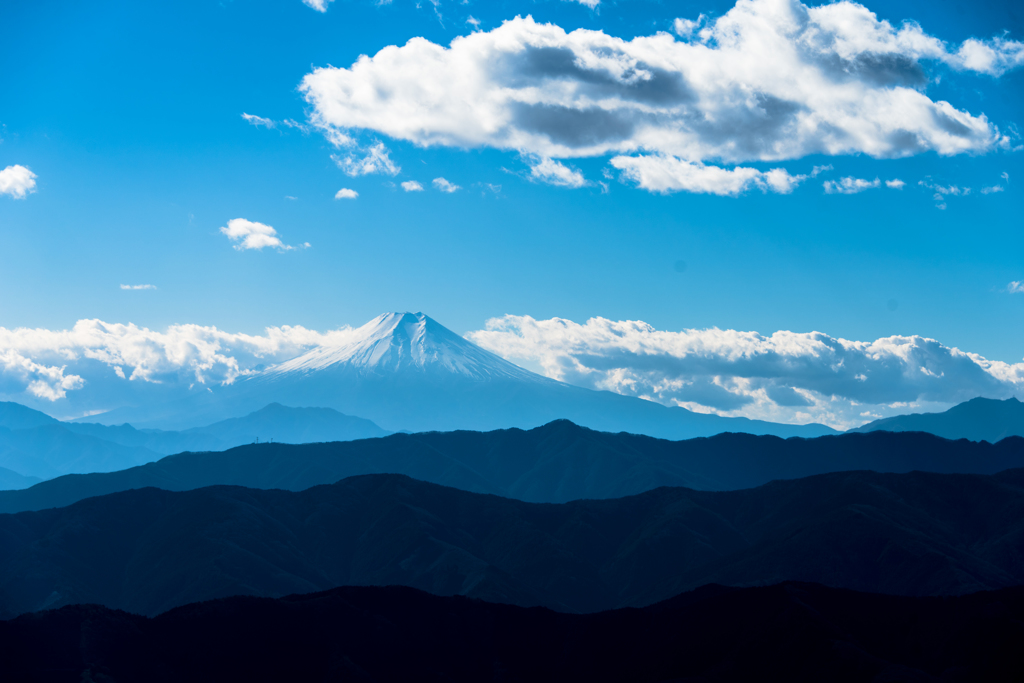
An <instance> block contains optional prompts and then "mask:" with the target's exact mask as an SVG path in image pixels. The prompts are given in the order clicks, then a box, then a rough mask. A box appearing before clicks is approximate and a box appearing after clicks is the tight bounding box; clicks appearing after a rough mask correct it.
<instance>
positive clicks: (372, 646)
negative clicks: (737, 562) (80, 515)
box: [0, 583, 1024, 683]
mask: <svg viewBox="0 0 1024 683" xmlns="http://www.w3.org/2000/svg"><path fill="white" fill-rule="evenodd" d="M1021 642H1024V588H1010V589H1004V590H1001V591H997V592H990V593H978V594H974V595H969V596H963V597H958V598H898V597H892V596H883V595H874V594H869V593H855V592H852V591H845V590H837V589H830V588H825V587H823V586H819V585H815V584H800V583H784V584H780V585H775V586H769V587H762V588H743V589H730V588H724V587H721V586H706V587H704V588H702V589H700V590H697V591H694V592H692V593H687V594H683V595H680V596H678V597H676V598H674V599H672V600H669V601H666V602H663V603H660V604H657V605H653V606H651V607H648V608H646V609H642V610H635V609H628V610H619V611H614V612H603V613H600V614H593V615H570V614H559V613H556V612H551V611H549V610H545V609H524V608H520V607H513V606H510V605H496V604H491V603H486V602H482V601H478V600H471V599H467V598H460V597H448V598H444V597H437V596H433V595H428V594H426V593H421V592H419V591H416V590H413V589H410V588H400V587H388V588H370V587H346V588H337V589H334V590H330V591H327V592H323V593H316V594H312V595H295V596H290V597H287V598H283V599H277V600H273V599H268V598H253V597H235V598H228V599H223V600H215V601H211V602H204V603H200V604H193V605H188V606H186V607H181V608H179V609H176V610H172V611H170V612H167V613H165V614H162V615H160V616H158V617H156V618H153V619H147V618H145V617H139V616H135V615H131V614H127V613H125V612H116V611H112V610H109V609H106V608H103V607H97V606H88V605H85V606H82V605H76V606H72V607H64V608H62V609H60V610H57V611H49V612H44V613H40V614H33V615H26V616H23V617H20V618H18V619H15V620H13V621H7V622H0V671H2V672H3V675H4V680H6V681H12V682H20V681H52V682H53V683H64V682H67V683H79V682H80V681H116V682H117V683H132V682H134V681H139V682H143V681H145V682H146V683H153V682H162V681H168V682H171V681H174V682H175V683H176V682H177V681H192V682H197V681H218V682H220V681H229V680H232V681H380V682H384V681H395V682H399V681H401V682H406V681H448V682H457V681H466V682H470V681H472V682H473V683H477V682H479V681H504V682H509V683H511V682H515V681H531V682H533V681H560V682H561V681H616V682H618V681H634V682H637V683H643V682H646V681H652V682H653V681H695V682H696V681H705V682H707V683H712V682H720V681H721V682H726V681H742V682H744V683H746V682H748V681H767V680H779V681H791V682H792V681H814V682H816V683H817V682H820V681H835V682H846V681H850V682H853V681H921V682H925V681H939V680H941V681H946V682H957V681H972V682H973V681H1018V680H1020V679H1019V674H1020V672H1021V671H1024V648H1021V647H1020V644H1021Z"/></svg>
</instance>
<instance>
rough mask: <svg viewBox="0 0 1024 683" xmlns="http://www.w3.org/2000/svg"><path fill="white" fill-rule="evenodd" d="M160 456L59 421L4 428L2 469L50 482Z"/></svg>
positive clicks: (0, 446)
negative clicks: (80, 430)
mask: <svg viewBox="0 0 1024 683" xmlns="http://www.w3.org/2000/svg"><path fill="white" fill-rule="evenodd" d="M159 457H160V454H159V453H154V452H153V451H150V450H147V449H145V448H138V447H131V446H122V445H120V444H117V443H112V442H110V441H106V440H104V439H99V438H96V437H94V436H88V435H84V434H76V433H74V432H72V431H71V430H70V429H69V428H68V427H67V426H65V425H64V423H61V422H57V421H56V420H55V421H54V422H53V423H52V424H46V425H43V426H39V427H31V428H28V429H14V430H12V429H5V428H2V427H0V467H6V468H7V469H11V470H14V471H15V472H18V473H20V474H23V475H26V476H30V477H38V478H40V479H49V478H51V477H59V476H61V475H63V474H69V473H72V472H112V471H115V470H123V469H125V468H129V467H135V466H136V465H141V464H142V463H146V462H152V461H153V460H156V459H157V458H159Z"/></svg>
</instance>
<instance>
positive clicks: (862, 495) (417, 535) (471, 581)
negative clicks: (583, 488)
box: [0, 470, 1024, 617]
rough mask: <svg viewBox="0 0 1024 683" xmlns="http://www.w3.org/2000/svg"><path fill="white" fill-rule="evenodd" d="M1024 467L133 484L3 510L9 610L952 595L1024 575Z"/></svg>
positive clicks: (0, 588)
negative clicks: (544, 483) (343, 591)
mask: <svg viewBox="0 0 1024 683" xmlns="http://www.w3.org/2000/svg"><path fill="white" fill-rule="evenodd" d="M1022 484H1024V470H1011V471H1008V472H1005V473H1001V474H999V475H995V476H982V475H949V474H930V473H922V472H914V473H910V474H878V473H871V472H844V473H836V474H828V475H820V476H817V477H811V478H807V479H800V480H796V481H779V482H773V483H771V484H768V485H766V486H762V487H758V488H756V489H746V490H743V491H731V492H707V491H693V490H689V489H683V488H660V489H656V490H654V491H649V492H647V493H644V494H641V495H639V496H631V497H627V498H620V499H615V500H605V501H593V500H590V501H576V502H573V503H566V504H561V505H551V504H531V503H524V502H521V501H514V500H509V499H506V498H499V497H497V496H487V495H481V494H474V493H468V492H465V491H459V490H457V489H452V488H447V487H441V486H437V485H434V484H428V483H425V482H420V481H416V480H414V479H409V478H408V477H404V476H400V475H372V476H363V477H354V478H350V479H345V480H343V481H341V482H339V483H337V484H333V485H330V486H318V487H314V488H311V489H307V490H305V491H301V492H297V493H296V492H288V491H281V490H269V491H266V490H254V489H245V488H241V487H211V488H204V489H198V490H194V491H187V492H169V491H162V490H159V489H138V490H133V491H125V492H122V493H117V494H111V495H108V496H102V497H98V498H91V499H88V500H84V501H81V502H79V503H76V504H74V505H72V506H69V507H66V508H59V509H54V510H44V511H40V512H26V513H20V514H16V515H0V616H7V617H11V616H14V615H17V614H20V613H22V612H26V611H30V610H38V609H43V608H48V607H58V606H62V605H67V604H74V603H97V604H101V605H105V606H107V607H112V608H117V609H124V610H127V611H129V612H134V613H139V614H147V615H152V614H158V613H160V612H163V611H165V610H167V609H170V608H173V607H175V606H179V605H184V604H187V603H189V602H195V601H200V600H209V599H214V598H220V597H226V596H229V595H235V594H253V595H263V596H269V597H277V596H282V595H287V594H289V593H295V592H310V591H316V590H323V589H326V588H331V587H335V586H338V585H392V584H398V585H407V586H412V587H415V588H419V589H421V590H426V591H428V592H431V593H435V594H439V595H453V594H462V595H468V596H471V597H478V598H481V599H486V600H490V601H495V602H504V603H511V604H518V605H523V606H530V605H544V606H547V607H551V608H555V609H558V610H561V611H573V612H591V611H598V610H602V609H608V608H613V607H622V606H630V605H632V606H641V605H648V604H652V603H654V602H657V601H659V600H663V599H666V598H668V597H670V596H672V595H675V594H677V593H680V592H682V591H685V590H689V589H692V588H695V587H697V586H701V585H703V584H706V583H712V582H713V583H722V584H726V585H758V584H771V583H776V582H779V581H783V580H801V581H814V582H821V583H825V584H828V585H831V586H836V587H846V588H852V589H857V590H865V591H870V592H884V593H890V594H899V595H955V594H964V593H968V592H973V591H977V590H982V589H994V588H1001V587H1006V586H1013V585H1017V584H1020V583H1021V582H1022V580H1024V563H1022V562H1021V554H1020V548H1021V547H1024V487H1022Z"/></svg>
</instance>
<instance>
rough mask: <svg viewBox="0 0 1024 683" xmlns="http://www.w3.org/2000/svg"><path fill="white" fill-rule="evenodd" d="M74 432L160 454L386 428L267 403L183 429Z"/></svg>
mask: <svg viewBox="0 0 1024 683" xmlns="http://www.w3.org/2000/svg"><path fill="white" fill-rule="evenodd" d="M65 425H66V426H67V428H68V429H70V430H71V431H73V432H76V433H79V434H88V435H90V436H95V437H97V438H101V439H106V440H107V441H113V442H114V443H119V444H121V445H124V446H134V447H140V448H147V449H149V450H151V451H153V452H155V453H160V454H161V455H170V454H172V453H181V452H183V451H221V450H225V449H228V448H233V447H235V446H240V445H242V444H249V443H254V442H255V441H257V440H259V441H269V440H273V441H277V442H281V443H317V442H325V441H351V440H353V439H369V438H373V437H377V436H386V435H387V434H388V433H389V432H386V431H385V430H383V429H381V428H380V427H378V426H377V425H375V424H374V423H373V422H371V421H370V420H364V419H363V418H359V417H353V416H351V415H344V414H342V413H339V412H338V411H336V410H332V409H330V408H290V407H287V406H283V405H281V404H279V403H272V404H270V405H268V406H265V407H264V408H262V409H260V410H257V411H255V412H252V413H250V414H248V415H246V416H244V417H237V418H231V419H228V420H222V421H220V422H215V423H213V424H211V425H206V426H205V427H195V428H193V429H186V430H183V431H179V432H175V431H163V430H157V429H142V430H139V429H135V428H134V427H132V426H131V425H127V424H124V425H119V426H111V425H103V424H96V423H84V422H71V423H65Z"/></svg>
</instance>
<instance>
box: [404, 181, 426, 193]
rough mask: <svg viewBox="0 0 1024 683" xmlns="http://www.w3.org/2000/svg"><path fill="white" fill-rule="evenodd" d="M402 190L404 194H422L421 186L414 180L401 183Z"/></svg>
mask: <svg viewBox="0 0 1024 683" xmlns="http://www.w3.org/2000/svg"><path fill="white" fill-rule="evenodd" d="M402 189H403V190H405V191H406V192H423V186H422V185H420V184H419V183H418V182H416V181H415V180H406V181H405V182H404V183H402Z"/></svg>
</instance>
